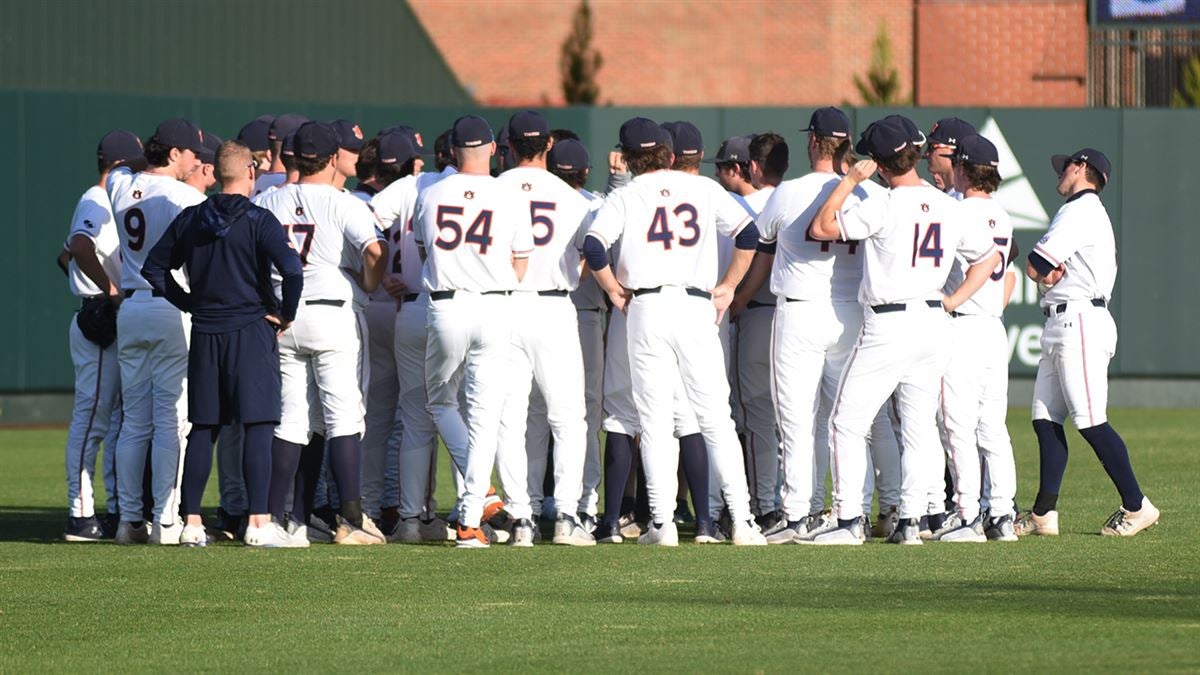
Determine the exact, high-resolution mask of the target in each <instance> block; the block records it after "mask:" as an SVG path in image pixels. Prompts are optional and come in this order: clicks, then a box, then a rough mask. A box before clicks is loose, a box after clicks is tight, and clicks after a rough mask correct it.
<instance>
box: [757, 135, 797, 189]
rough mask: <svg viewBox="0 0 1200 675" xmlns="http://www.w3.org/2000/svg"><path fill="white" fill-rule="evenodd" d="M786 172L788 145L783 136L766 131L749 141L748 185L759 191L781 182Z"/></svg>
mask: <svg viewBox="0 0 1200 675" xmlns="http://www.w3.org/2000/svg"><path fill="white" fill-rule="evenodd" d="M787 170H788V144H787V141H785V140H784V139H783V136H780V135H779V134H777V133H775V132H774V131H768V132H766V133H765V134H756V135H755V136H754V138H753V139H751V141H750V184H751V185H753V186H754V188H755V189H757V190H761V189H762V188H764V187H767V186H773V185H779V184H780V183H782V182H783V174H785V173H787Z"/></svg>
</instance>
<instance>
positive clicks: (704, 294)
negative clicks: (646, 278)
mask: <svg viewBox="0 0 1200 675" xmlns="http://www.w3.org/2000/svg"><path fill="white" fill-rule="evenodd" d="M662 289H663V287H662V286H655V287H654V288H635V289H633V297H635V298H636V297H638V296H639V295H650V294H651V293H660V292H662ZM683 291H684V292H685V293H687V294H688V295H690V296H692V297H694V298H704V299H705V300H712V293H709V292H708V291H706V290H703V289H700V288H692V287H691V286H688V287H686V288H684V289H683Z"/></svg>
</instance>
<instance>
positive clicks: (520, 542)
mask: <svg viewBox="0 0 1200 675" xmlns="http://www.w3.org/2000/svg"><path fill="white" fill-rule="evenodd" d="M534 527H536V525H534V524H533V521H532V520H530V519H528V518H522V519H520V520H518V521H517V522H516V523H515V524H514V525H513V528H512V539H510V540H509V542H508V545H509V546H512V547H513V548H533V528H534Z"/></svg>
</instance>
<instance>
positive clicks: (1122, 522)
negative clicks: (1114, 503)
mask: <svg viewBox="0 0 1200 675" xmlns="http://www.w3.org/2000/svg"><path fill="white" fill-rule="evenodd" d="M1159 515H1160V514H1159V511H1158V509H1157V508H1156V507H1155V506H1154V505H1153V504H1151V503H1150V500H1149V499H1148V498H1146V497H1142V508H1141V509H1139V510H1137V511H1126V510H1125V507H1121V508H1119V509H1117V512H1116V513H1114V514H1112V515H1111V516H1109V518H1108V522H1106V523H1105V524H1104V528H1103V529H1101V530H1100V534H1102V535H1104V536H1106V537H1132V536H1133V535H1135V534H1137V533H1138V532H1141V531H1142V530H1144V529H1146V528H1147V527H1150V526H1151V525H1153V524H1155V523H1157V522H1158V517H1159Z"/></svg>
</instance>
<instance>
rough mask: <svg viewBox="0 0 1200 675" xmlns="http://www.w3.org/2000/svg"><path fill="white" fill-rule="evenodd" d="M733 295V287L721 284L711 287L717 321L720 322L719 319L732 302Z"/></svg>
mask: <svg viewBox="0 0 1200 675" xmlns="http://www.w3.org/2000/svg"><path fill="white" fill-rule="evenodd" d="M733 295H734V294H733V288H731V287H729V286H725V285H723V284H722V285H718V286H717V287H716V288H714V289H712V296H713V297H712V301H713V305H714V306H716V308H717V321H716V322H717V323H721V319H722V318H724V316H725V310H727V309H729V305H730V304H732V303H733Z"/></svg>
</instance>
